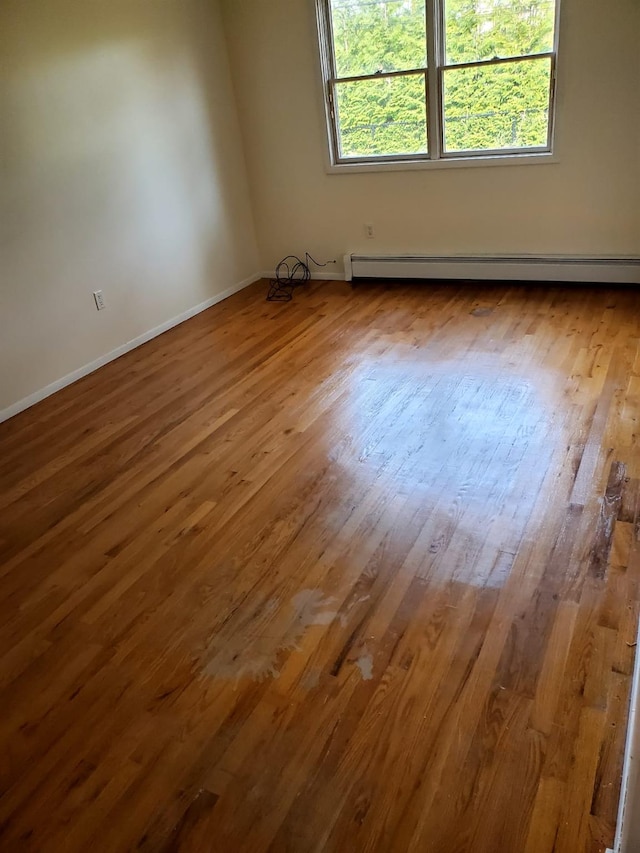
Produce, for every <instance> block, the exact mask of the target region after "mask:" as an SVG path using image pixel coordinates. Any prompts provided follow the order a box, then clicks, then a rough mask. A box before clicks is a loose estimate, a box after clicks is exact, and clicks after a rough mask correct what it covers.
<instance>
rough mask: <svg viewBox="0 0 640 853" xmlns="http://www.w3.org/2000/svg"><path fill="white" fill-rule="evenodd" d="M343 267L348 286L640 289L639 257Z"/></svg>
mask: <svg viewBox="0 0 640 853" xmlns="http://www.w3.org/2000/svg"><path fill="white" fill-rule="evenodd" d="M344 268H345V278H346V280H347V281H352V280H353V279H356V278H390V279H395V278H414V279H416V278H417V279H420V278H424V279H440V280H441V279H461V280H467V281H483V280H487V281H563V282H594V283H603V284H640V256H629V257H609V258H605V257H569V256H566V255H546V256H544V255H540V256H533V255H509V256H507V255H493V256H483V255H479V256H475V257H474V256H466V255H460V256H455V255H453V256H451V257H428V256H419V255H399V256H396V257H394V256H391V255H345V257H344Z"/></svg>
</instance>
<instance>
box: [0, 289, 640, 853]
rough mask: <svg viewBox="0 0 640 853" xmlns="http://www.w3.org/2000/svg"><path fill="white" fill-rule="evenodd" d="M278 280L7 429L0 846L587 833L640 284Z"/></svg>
mask: <svg viewBox="0 0 640 853" xmlns="http://www.w3.org/2000/svg"><path fill="white" fill-rule="evenodd" d="M265 292H266V286H265V283H264V282H262V283H258V284H256V285H254V286H252V287H250V288H248V289H247V290H245V291H243V292H242V293H239V294H237V295H236V296H234V297H232V298H230V299H228V300H227V301H225V302H224V303H222V304H220V305H218V306H216V307H214V308H212V309H211V310H209V311H207V312H206V313H204V314H202V315H200V316H198V317H196V318H194V319H192V320H190V321H189V322H187V323H184V324H183V325H181V326H180V327H178V328H176V329H174V330H172V331H170V332H168V333H167V334H165V335H163V336H162V337H161V338H158V339H156V340H155V341H152V342H151V343H149V344H147V345H145V346H144V347H142V348H140V349H138V350H136V351H135V352H133V353H130V354H128V355H126V356H124V357H123V358H121V359H119V360H118V361H117V362H114V363H112V364H111V365H109V366H107V367H105V368H103V369H102V370H100V371H99V372H97V373H95V374H93V375H91V376H89V377H87V378H85V379H84V380H82V381H81V382H78V383H77V384H76V385H74V386H72V387H70V388H67V389H65V390H64V391H62V392H60V393H59V394H57V395H56V396H54V397H52V398H50V399H49V400H46V401H45V402H43V403H41V404H40V405H38V406H36V407H34V408H33V409H31V410H30V411H28V412H26V413H23V414H22V415H20V416H18V417H16V418H14V419H12V420H11V421H9V422H7V423H5V424H3V425H0V615H1V621H0V640H1V642H0V707H1V709H2V712H1V714H0V743H1V746H2V761H1V762H0V793H1V797H0V849H2V850H3V851H4V850H8V851H14V850H15V851H61V850H64V851H83V853H85V851H87V850H92V851H130V850H141V851H169V850H171V851H178V850H179V851H196V853H200V851H224V853H232V852H233V851H272V853H276V851H295V852H296V853H297V851H305V853H306V851H341V853H342V851H420V853H425V851H434V853H467V851H468V852H469V853H498V851H499V853H552V851H553V852H554V853H583V851H584V853H595V851H603V850H604V849H605V847H606V846H607V845H610V844H611V842H612V840H613V835H614V828H615V819H616V810H617V803H618V796H619V786H620V778H621V764H622V754H623V747H624V739H625V725H626V719H627V706H628V698H629V688H630V680H631V672H632V667H633V662H634V655H635V648H634V643H635V634H636V626H637V621H638V615H639V600H640V519H639V513H640V458H639V456H638V453H637V447H636V438H637V429H638V418H639V417H640V310H639V309H640V302H639V300H640V296H639V295H638V294H637V293H636V292H634V291H632V290H623V289H621V290H608V291H605V290H603V289H597V288H588V287H567V288H561V287H546V286H545V287H543V286H540V287H537V286H519V285H514V286H512V285H500V286H493V285H466V284H449V285H435V284H429V283H417V284H413V283H406V284H399V285H391V284H388V285H384V284H380V283H378V284H369V285H359V286H357V287H355V288H352V287H350V286H349V285H347V284H344V283H341V282H315V283H313V284H311V285H309V286H307V287H306V288H304V289H300V290H298V291H297V292H296V294H295V299H294V301H293V302H292V303H289V304H284V305H283V304H271V303H266V302H265V300H264V296H265Z"/></svg>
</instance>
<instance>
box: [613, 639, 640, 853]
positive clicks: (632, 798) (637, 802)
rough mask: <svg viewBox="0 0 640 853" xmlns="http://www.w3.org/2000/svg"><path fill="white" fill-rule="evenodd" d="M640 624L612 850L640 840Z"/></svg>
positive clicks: (628, 849) (625, 852) (623, 851)
mask: <svg viewBox="0 0 640 853" xmlns="http://www.w3.org/2000/svg"><path fill="white" fill-rule="evenodd" d="M638 642H640V625H639V626H638V632H637V634H636V660H635V665H634V667H633V681H632V684H631V701H630V704H629V724H628V726H627V742H626V746H625V750H624V765H623V769H622V788H621V790H620V805H619V806H618V825H617V830H616V840H615V842H614V845H613V851H611V853H637V851H638V849H639V848H638V844H639V843H640V778H639V776H640V767H639V766H638V764H639V762H638V758H639V756H640V707H639V706H638V703H639V702H640V651H638V649H639V646H638Z"/></svg>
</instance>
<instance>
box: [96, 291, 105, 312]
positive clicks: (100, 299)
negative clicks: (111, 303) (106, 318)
mask: <svg viewBox="0 0 640 853" xmlns="http://www.w3.org/2000/svg"><path fill="white" fill-rule="evenodd" d="M93 298H94V299H95V302H96V308H97V309H98V311H102V309H103V308H104V307H105V304H104V294H103V293H102V291H101V290H94V291H93Z"/></svg>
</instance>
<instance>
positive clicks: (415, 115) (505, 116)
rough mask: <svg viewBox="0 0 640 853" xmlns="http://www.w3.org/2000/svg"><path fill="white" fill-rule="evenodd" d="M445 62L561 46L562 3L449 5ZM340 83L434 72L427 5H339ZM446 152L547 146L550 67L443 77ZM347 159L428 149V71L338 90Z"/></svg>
mask: <svg viewBox="0 0 640 853" xmlns="http://www.w3.org/2000/svg"><path fill="white" fill-rule="evenodd" d="M444 11H445V32H446V62H447V64H457V63H463V62H475V61H480V60H487V59H493V58H496V57H499V58H508V57H517V56H527V55H531V54H535V53H544V52H547V51H550V50H551V49H552V47H553V31H554V16H555V0H446V2H445V10H444ZM331 12H332V22H333V33H334V53H335V59H336V69H337V75H338V77H351V76H359V75H365V74H376V73H381V74H384V73H388V72H390V71H406V70H411V69H415V68H423V67H424V66H425V65H426V35H427V34H426V14H425V0H332V2H331ZM443 74H444V80H443V88H444V98H443V112H444V117H443V123H444V137H445V150H446V151H465V150H491V149H501V148H529V147H536V146H544V145H545V144H546V141H547V128H548V110H549V88H550V74H551V63H550V60H549V59H546V58H543V59H533V60H520V61H517V62H513V63H507V64H503V65H497V66H487V67H484V68H478V67H475V68H464V69H449V70H445V71H444V72H443ZM337 107H338V120H339V137H340V144H341V152H342V156H344V157H353V156H373V155H383V154H414V153H421V152H425V151H426V150H427V122H426V97H425V78H424V74H417V75H411V76H403V77H395V78H388V77H381V79H379V80H370V81H365V80H363V81H354V82H350V83H342V84H338V86H337Z"/></svg>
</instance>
